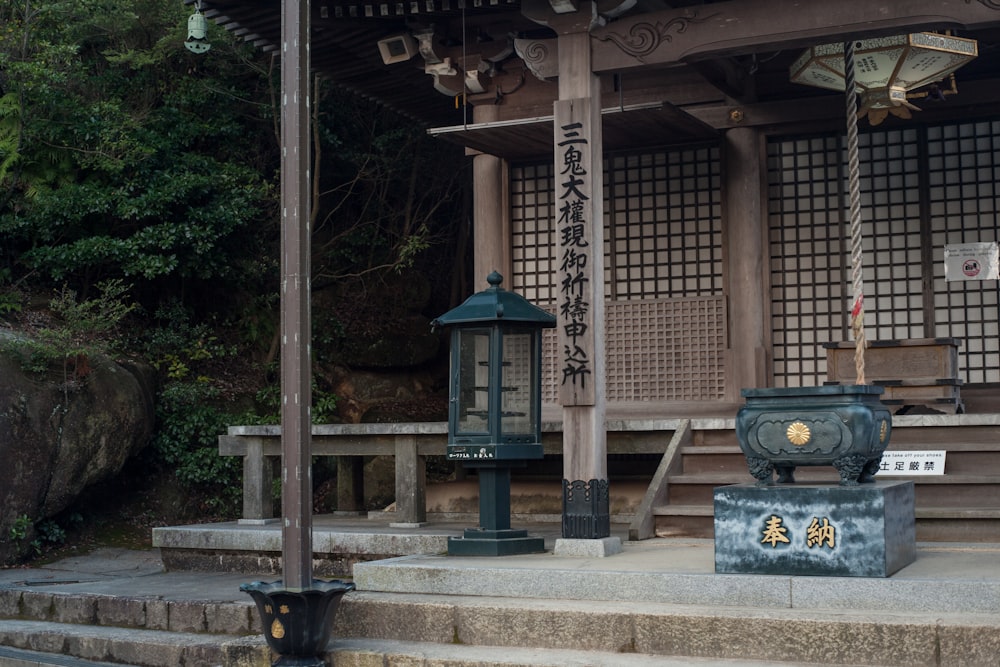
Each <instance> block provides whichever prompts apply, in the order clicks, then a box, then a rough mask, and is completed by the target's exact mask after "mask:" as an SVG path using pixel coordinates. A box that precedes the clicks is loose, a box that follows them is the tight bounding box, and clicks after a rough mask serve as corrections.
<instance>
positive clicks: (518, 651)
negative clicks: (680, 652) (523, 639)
mask: <svg viewBox="0 0 1000 667" xmlns="http://www.w3.org/2000/svg"><path fill="white" fill-rule="evenodd" d="M332 646H333V649H332V650H331V652H330V654H329V655H328V656H327V662H328V663H330V662H331V661H332V663H333V664H335V665H336V667H372V665H378V666H379V667H414V666H415V665H434V666H435V667H622V665H628V667H688V666H690V667H766V666H767V665H774V664H775V663H774V662H773V661H770V660H766V661H764V660H730V659H726V660H719V659H715V658H693V657H691V656H684V657H679V658H673V657H669V656H663V655H647V654H641V653H635V652H630V651H623V652H618V653H608V652H598V651H580V650H567V649H542V648H518V647H505V648H504V649H503V650H498V649H497V647H495V646H468V645H462V644H432V643H428V642H398V641H392V640H357V639H346V640H335V641H334V642H333V644H332ZM796 664H799V665H804V664H805V663H796Z"/></svg>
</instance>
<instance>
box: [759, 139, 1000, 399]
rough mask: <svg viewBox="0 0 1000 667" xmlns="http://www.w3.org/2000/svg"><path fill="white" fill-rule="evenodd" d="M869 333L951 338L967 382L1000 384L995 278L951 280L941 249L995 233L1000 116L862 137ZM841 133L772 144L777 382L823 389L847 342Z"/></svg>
mask: <svg viewBox="0 0 1000 667" xmlns="http://www.w3.org/2000/svg"><path fill="white" fill-rule="evenodd" d="M859 139H860V145H861V146H860V147H861V151H860V158H861V184H862V218H863V220H864V223H863V225H864V226H863V233H864V242H863V247H862V258H863V261H864V266H863V268H864V271H863V275H864V283H865V329H866V333H867V337H868V339H869V340H901V339H907V338H938V337H941V338H957V339H958V340H960V341H961V347H960V348H959V357H960V359H959V372H960V376H961V377H962V379H963V381H964V382H965V383H966V384H980V383H995V382H1000V334H998V325H997V318H998V295H1000V290H998V287H997V281H965V282H950V283H949V282H946V281H945V279H944V258H943V255H944V246H945V245H946V244H959V243H974V242H989V241H997V240H998V239H1000V185H998V183H1000V121H989V122H979V123H960V124H949V125H935V126H929V127H928V126H911V127H905V128H902V129H890V130H877V131H872V132H866V133H863V134H862V135H861V136H860V138H859ZM844 160H845V157H844V151H843V147H842V141H841V138H838V137H836V136H822V137H804V138H782V139H773V140H771V141H770V142H769V145H768V175H769V186H770V197H769V200H770V216H769V217H770V220H769V223H770V224H769V229H770V253H771V310H772V331H773V340H774V379H775V384H776V385H777V386H806V385H816V384H822V383H823V381H824V380H825V379H826V377H827V372H826V354H825V350H824V349H823V347H822V345H823V343H827V342H837V341H847V340H850V332H849V327H848V324H849V316H848V313H847V308H848V306H849V304H848V294H849V292H850V285H849V281H850V258H849V249H848V248H847V247H846V243H845V239H846V234H847V230H846V225H845V222H844V220H845V217H846V212H845V205H844V199H843V197H844V191H845V189H846V185H845V179H846V176H845V173H846V172H845V166H844Z"/></svg>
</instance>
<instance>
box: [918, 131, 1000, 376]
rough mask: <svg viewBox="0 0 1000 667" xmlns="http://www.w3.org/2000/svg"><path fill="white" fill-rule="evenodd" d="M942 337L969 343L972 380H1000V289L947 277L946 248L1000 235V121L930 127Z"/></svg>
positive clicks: (964, 364)
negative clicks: (947, 279)
mask: <svg viewBox="0 0 1000 667" xmlns="http://www.w3.org/2000/svg"><path fill="white" fill-rule="evenodd" d="M926 149H927V155H928V157H927V162H928V181H929V186H930V187H929V188H928V199H929V202H928V204H929V211H930V213H929V215H930V225H931V230H932V231H931V243H932V244H933V246H932V247H933V252H934V255H933V261H934V287H933V309H934V322H935V329H934V335H935V336H943V337H953V338H958V339H960V340H961V341H962V347H960V348H959V359H960V362H961V363H960V366H961V367H960V372H961V374H962V376H963V378H964V380H965V382H966V383H985V382H1000V332H998V330H997V329H998V327H997V321H998V317H1000V312H998V311H1000V309H998V300H1000V299H998V296H1000V287H998V282H997V281H995V280H993V281H957V282H945V279H944V246H945V244H952V243H977V242H986V241H998V240H1000V185H998V183H1000V121H990V122H981V123H963V124H961V125H946V126H936V127H930V128H928V130H927V142H926Z"/></svg>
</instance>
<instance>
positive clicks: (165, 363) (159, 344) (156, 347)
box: [143, 300, 236, 380]
mask: <svg viewBox="0 0 1000 667" xmlns="http://www.w3.org/2000/svg"><path fill="white" fill-rule="evenodd" d="M153 319H154V321H155V322H156V324H155V325H154V326H151V327H149V328H148V330H147V331H146V333H145V340H144V343H143V347H144V349H145V353H146V358H147V359H149V361H150V363H152V364H153V366H154V367H155V368H156V369H157V370H158V371H160V372H161V373H163V374H164V375H165V376H166V377H167V378H168V379H170V380H183V379H185V378H188V377H189V375H190V374H191V372H192V369H194V368H196V367H197V366H198V364H199V363H200V362H206V361H210V360H213V359H224V358H227V357H232V356H234V355H235V354H236V350H235V349H234V348H233V347H232V346H226V345H224V344H222V343H221V342H219V339H218V337H217V336H215V335H214V334H213V333H212V328H211V327H210V326H209V325H208V324H207V323H205V322H202V323H198V324H193V323H192V322H191V315H190V313H189V312H188V311H187V309H185V308H184V306H183V305H181V304H180V303H179V302H178V301H176V300H168V301H166V302H165V303H163V304H161V305H160V307H159V308H158V309H157V310H156V312H155V314H154V316H153Z"/></svg>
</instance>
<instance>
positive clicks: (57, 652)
mask: <svg viewBox="0 0 1000 667" xmlns="http://www.w3.org/2000/svg"><path fill="white" fill-rule="evenodd" d="M998 636H1000V619H998V618H997V616H996V615H995V614H948V615H943V616H942V615H941V614H939V613H920V612H916V611H907V612H902V611H896V612H886V611H878V612H873V611H857V612H850V613H845V611H844V610H817V609H804V610H800V609H779V608H750V607H734V606H699V605H676V604H664V603H650V602H627V601H617V602H606V601H602V602H591V601H579V600H576V601H572V600H570V601H567V600H551V599H533V600H521V599H514V598H483V597H474V596H446V595H425V594H420V595H417V594H385V593H370V592H361V593H357V592H356V593H352V594H350V595H348V596H347V597H345V599H344V601H343V603H342V605H341V608H340V610H339V611H338V614H337V618H336V622H335V629H334V640H333V643H332V646H331V648H332V654H331V655H330V656H328V664H329V663H331V662H332V663H334V664H336V665H337V667H352V666H354V667H366V666H367V665H371V664H378V665H412V664H435V665H440V666H441V667H452V666H454V667H459V666H465V665H469V666H471V665H478V666H480V667H489V666H492V665H497V666H498V667H499V666H501V665H504V666H512V665H525V666H528V665H532V666H535V665H537V666H543V665H552V666H557V665H558V666H561V665H577V666H580V665H594V666H602V665H609V666H610V665H615V666H617V665H621V664H625V663H626V662H627V664H629V665H633V664H634V665H654V664H661V665H682V664H709V665H713V664H722V663H721V661H734V660H735V661H738V662H736V663H735V664H737V665H756V664H760V665H763V664H795V665H799V664H823V665H853V664H858V662H859V660H860V661H861V662H863V663H865V664H878V665H884V666H891V665H906V666H913V667H918V666H921V665H957V664H961V665H967V666H970V667H971V666H975V665H995V659H996V650H997V637H998ZM0 644H3V645H6V646H11V647H15V648H19V649H27V650H32V651H37V652H40V653H43V654H49V655H50V656H51V657H50V658H49V660H50V661H49V662H44V661H39V663H38V664H40V665H46V664H60V663H58V662H54V657H55V656H69V657H76V658H80V659H83V660H92V661H102V662H108V663H113V664H125V665H134V666H136V667H179V666H184V667H214V666H216V665H225V666H227V667H263V666H266V665H268V664H269V652H268V650H267V648H266V645H265V644H264V640H263V637H262V636H261V635H259V634H256V635H253V636H246V637H232V636H228V635H222V636H220V635H210V634H198V633H172V632H164V631H155V630H137V629H134V628H115V627H107V626H93V625H71V624H58V623H51V622H44V621H25V620H8V621H4V623H3V624H2V626H0ZM626 656H627V659H626ZM706 661H707V662H706ZM0 664H3V663H0ZM28 664H31V663H28ZM84 664H85V663H84Z"/></svg>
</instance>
